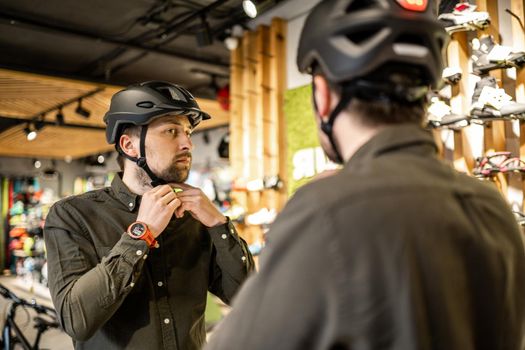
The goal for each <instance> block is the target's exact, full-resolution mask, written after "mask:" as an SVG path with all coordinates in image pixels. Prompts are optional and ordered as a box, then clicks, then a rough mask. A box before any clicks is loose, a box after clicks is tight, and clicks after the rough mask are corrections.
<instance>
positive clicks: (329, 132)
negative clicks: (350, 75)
mask: <svg viewBox="0 0 525 350" xmlns="http://www.w3.org/2000/svg"><path fill="white" fill-rule="evenodd" d="M312 91H313V95H314V108H315V111H316V112H318V109H317V103H316V101H315V84H314V83H313V81H312ZM351 91H352V89H351V88H350V87H349V86H348V85H343V89H342V93H341V99H340V100H339V102H338V103H337V106H335V108H334V109H333V110H332V112H331V113H330V115H329V116H328V120H327V121H324V120H323V119H321V130H322V131H323V132H324V133H325V135H326V136H328V140H329V141H330V144H331V145H332V148H333V150H334V153H335V159H334V162H335V163H337V164H343V163H344V159H343V157H342V156H341V152H339V148H338V147H337V144H336V142H335V137H334V122H335V118H336V117H337V116H338V115H339V113H341V111H342V110H343V109H344V108H345V107H346V106H347V105H348V104H349V103H350V100H351V99H352V95H351Z"/></svg>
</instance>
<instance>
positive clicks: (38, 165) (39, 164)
mask: <svg viewBox="0 0 525 350" xmlns="http://www.w3.org/2000/svg"><path fill="white" fill-rule="evenodd" d="M33 166H34V167H35V168H36V169H40V167H41V166H42V162H41V161H39V160H38V159H35V160H33Z"/></svg>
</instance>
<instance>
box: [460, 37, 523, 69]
mask: <svg viewBox="0 0 525 350" xmlns="http://www.w3.org/2000/svg"><path fill="white" fill-rule="evenodd" d="M470 46H471V48H472V56H471V58H472V70H473V72H474V74H477V75H485V74H487V73H488V72H490V71H492V70H495V69H502V68H513V67H514V68H521V67H522V66H523V65H524V64H525V52H523V51H515V50H514V49H513V48H512V47H509V46H502V45H498V44H495V43H494V37H493V36H492V35H484V36H482V37H481V38H479V39H478V38H474V39H472V41H471V43H470Z"/></svg>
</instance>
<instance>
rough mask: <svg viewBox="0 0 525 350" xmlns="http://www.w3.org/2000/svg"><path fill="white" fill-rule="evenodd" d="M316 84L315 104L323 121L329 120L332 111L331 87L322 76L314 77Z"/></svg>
mask: <svg viewBox="0 0 525 350" xmlns="http://www.w3.org/2000/svg"><path fill="white" fill-rule="evenodd" d="M314 84H315V92H314V98H315V103H316V106H317V113H318V114H319V116H320V117H321V119H323V120H326V119H328V116H329V115H330V111H331V108H330V107H331V102H332V100H331V98H332V96H331V92H330V87H329V86H328V81H326V79H325V78H324V77H323V76H321V75H316V76H314Z"/></svg>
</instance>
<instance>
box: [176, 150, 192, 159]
mask: <svg viewBox="0 0 525 350" xmlns="http://www.w3.org/2000/svg"><path fill="white" fill-rule="evenodd" d="M181 158H190V159H191V152H182V153H179V154H177V155H176V156H175V160H179V159H181Z"/></svg>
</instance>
